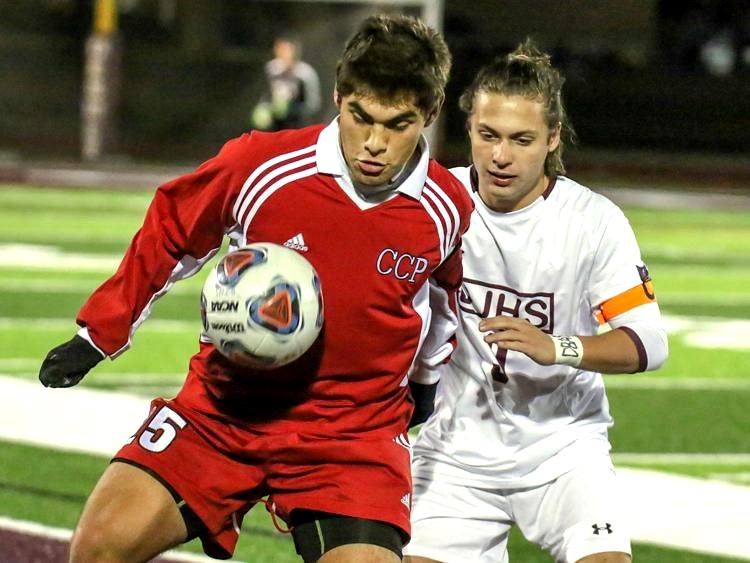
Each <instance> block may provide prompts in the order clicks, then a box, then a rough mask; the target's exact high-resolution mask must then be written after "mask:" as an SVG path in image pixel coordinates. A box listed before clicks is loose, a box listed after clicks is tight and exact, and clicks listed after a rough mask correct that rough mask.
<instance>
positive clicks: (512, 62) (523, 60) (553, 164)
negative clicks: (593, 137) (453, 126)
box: [458, 38, 576, 176]
mask: <svg viewBox="0 0 750 563" xmlns="http://www.w3.org/2000/svg"><path fill="white" fill-rule="evenodd" d="M564 82H565V78H564V77H563V76H562V74H560V72H559V71H558V70H557V69H555V68H554V67H553V66H552V63H551V60H550V56H549V55H548V54H547V53H544V52H543V51H541V50H540V49H539V48H538V47H537V46H536V45H535V44H534V42H533V40H531V39H530V38H527V39H526V40H525V41H524V42H523V43H521V44H520V45H518V47H516V50H515V51H513V52H512V53H508V54H507V55H504V56H499V57H497V58H496V59H495V60H494V61H492V62H491V63H490V64H488V65H486V66H484V67H482V68H481V69H480V70H479V72H478V73H477V75H476V77H475V78H474V81H473V82H472V83H471V86H469V87H468V88H467V89H466V91H464V93H463V94H462V95H461V98H460V99H459V102H458V105H459V107H460V108H461V109H462V110H463V111H464V112H466V114H467V115H468V116H471V114H472V113H473V111H474V100H476V97H477V94H479V93H480V92H487V93H493V94H503V95H507V96H515V95H520V96H523V97H525V98H528V99H532V100H538V101H540V102H541V103H542V104H543V105H544V115H545V118H546V121H547V127H548V128H549V130H550V132H552V131H554V129H555V127H557V125H558V124H559V125H560V144H559V145H558V147H557V148H556V149H555V150H554V151H552V152H550V153H549V154H548V155H547V159H546V160H545V161H544V173H545V174H546V175H547V176H557V175H561V174H564V173H565V163H564V161H563V157H562V155H563V148H564V146H565V143H566V142H568V143H574V142H575V140H576V135H575V131H574V130H573V126H572V124H571V123H570V120H569V119H568V114H567V113H566V111H565V106H564V105H563V100H562V86H563V83H564Z"/></svg>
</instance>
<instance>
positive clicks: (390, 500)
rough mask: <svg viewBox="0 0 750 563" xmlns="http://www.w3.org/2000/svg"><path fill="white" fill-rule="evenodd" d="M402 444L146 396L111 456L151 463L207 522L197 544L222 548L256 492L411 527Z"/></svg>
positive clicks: (231, 543) (227, 549)
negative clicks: (261, 421)
mask: <svg viewBox="0 0 750 563" xmlns="http://www.w3.org/2000/svg"><path fill="white" fill-rule="evenodd" d="M410 457H411V455H410V448H409V445H408V438H407V437H406V435H405V434H404V435H401V436H394V437H393V438H392V439H378V440H369V439H362V440H357V439H345V440H331V439H328V438H325V439H321V438H320V437H316V436H304V435H300V434H290V433H285V434H273V433H269V432H265V431H264V432H257V431H254V430H252V429H248V428H246V427H244V426H240V425H237V424H233V423H232V422H231V421H227V420H226V419H223V418H217V417H215V416H208V415H206V414H204V413H201V412H198V411H195V410H193V409H191V408H188V407H186V406H184V405H181V404H180V402H179V399H177V400H171V401H165V400H164V399H156V400H154V401H152V403H151V412H150V414H149V417H148V418H147V419H146V421H145V422H144V424H143V426H141V428H140V429H139V430H138V432H137V434H136V435H135V436H134V438H133V439H132V440H131V441H130V442H129V443H128V444H127V445H126V446H124V447H123V448H122V449H121V450H120V451H119V452H118V453H117V455H116V456H115V459H123V460H128V461H130V462H132V463H135V464H137V465H140V466H143V467H145V468H147V469H149V470H150V471H152V472H153V473H155V474H156V475H157V476H158V477H159V478H160V479H161V480H162V481H163V482H164V483H165V484H166V485H168V486H169V487H171V488H172V489H174V491H175V492H176V493H177V494H178V495H179V496H180V497H182V498H183V499H184V500H185V502H186V503H187V505H188V506H189V507H190V508H191V509H192V510H193V512H195V514H196V515H197V516H198V517H199V518H200V519H201V520H202V522H203V523H204V524H205V525H206V527H207V532H206V533H205V534H204V536H202V537H201V541H202V542H203V548H204V551H205V552H206V553H207V554H208V555H210V556H213V557H218V558H228V557H231V554H232V553H233V552H234V547H235V544H236V543H237V538H238V536H239V533H240V526H241V524H242V519H243V517H244V515H245V514H246V513H247V511H248V510H250V508H252V506H253V505H254V504H255V503H256V502H258V501H259V500H261V499H262V498H263V497H266V496H268V497H269V507H270V508H271V509H272V510H273V511H275V512H276V513H277V514H278V515H279V516H280V517H281V518H282V519H284V520H285V521H287V522H288V521H289V518H290V514H291V512H292V511H293V510H295V509H298V508H300V509H307V510H316V511H321V512H328V513H332V514H338V515H342V516H351V517H354V518H364V519H368V520H378V521H382V522H387V523H389V524H392V525H393V526H396V527H397V528H399V529H401V530H402V531H403V532H404V533H405V534H406V535H407V536H408V535H409V534H410V532H411V528H410V524H409V510H410V506H411V502H410V499H411V472H410Z"/></svg>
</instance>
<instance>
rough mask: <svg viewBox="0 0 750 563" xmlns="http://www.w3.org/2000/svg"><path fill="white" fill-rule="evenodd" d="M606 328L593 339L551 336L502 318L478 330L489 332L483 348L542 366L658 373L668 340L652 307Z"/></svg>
mask: <svg viewBox="0 0 750 563" xmlns="http://www.w3.org/2000/svg"><path fill="white" fill-rule="evenodd" d="M638 309H640V310H638ZM610 326H612V327H613V329H612V330H610V331H608V332H604V333H602V334H598V335H595V336H577V335H553V336H550V335H549V334H546V333H544V332H542V331H541V330H539V329H538V328H537V327H535V326H533V325H532V324H531V323H529V322H528V321H527V320H525V319H518V318H515V317H507V316H502V317H493V318H489V319H484V320H483V321H482V322H481V323H480V325H479V328H480V330H482V331H487V332H488V334H487V335H485V341H486V342H487V343H489V344H493V343H494V344H497V346H498V347H500V348H505V349H507V350H513V351H516V352H521V353H522V354H526V355H527V356H528V357H529V358H531V359H532V360H534V361H535V362H536V363H538V364H540V365H544V366H549V365H554V364H559V365H567V366H571V367H575V368H578V369H582V370H587V371H596V372H599V373H637V372H643V371H650V370H655V369H658V368H659V367H661V365H662V364H663V363H664V361H665V360H666V358H667V354H668V345H667V337H666V332H665V331H664V329H663V327H662V326H661V319H660V315H659V311H658V308H656V304H655V303H654V304H653V307H651V306H650V305H644V306H640V307H638V308H637V309H633V310H631V311H628V312H627V313H623V314H621V315H619V316H618V317H617V318H613V319H611V320H610Z"/></svg>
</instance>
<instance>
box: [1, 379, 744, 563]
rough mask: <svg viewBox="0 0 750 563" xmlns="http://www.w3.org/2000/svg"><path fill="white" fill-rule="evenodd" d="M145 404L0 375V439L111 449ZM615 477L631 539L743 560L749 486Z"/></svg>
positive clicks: (629, 472)
mask: <svg viewBox="0 0 750 563" xmlns="http://www.w3.org/2000/svg"><path fill="white" fill-rule="evenodd" d="M148 406H149V401H148V400H145V399H141V398H138V397H134V396H129V395H123V394H118V393H109V392H103V391H92V390H88V389H86V388H85V387H76V388H72V389H45V388H43V387H42V386H41V385H39V384H38V383H36V382H28V381H22V380H19V379H17V378H12V377H2V376H0V439H7V440H11V441H20V442H26V443H32V444H36V445H40V446H46V447H51V448H57V449H65V450H72V451H81V452H86V453H95V454H100V455H112V454H113V453H114V452H115V451H117V449H118V448H119V447H120V446H121V445H122V444H123V443H124V441H125V440H126V439H127V438H128V437H129V436H130V434H131V433H132V432H133V431H135V430H136V429H137V428H138V426H139V425H140V423H141V422H142V420H143V418H144V417H145V416H146V414H147V413H148ZM71 413H74V414H71ZM618 475H620V478H621V479H622V483H623V487H624V490H625V493H626V494H625V499H626V508H627V510H628V512H629V513H630V515H631V521H632V537H633V540H634V541H635V542H645V543H651V544H656V545H663V546H668V547H673V548H677V549H686V550H691V551H698V552H704V553H715V554H720V555H725V556H730V557H744V558H747V559H748V560H750V537H748V534H747V533H746V532H747V529H746V528H747V518H746V516H747V512H746V511H747V506H750V487H743V486H740V485H733V484H728V483H719V482H715V481H708V480H701V479H692V478H688V477H679V476H674V475H667V474H664V473H659V472H654V471H644V470H641V469H629V468H620V469H619V470H618ZM697 507H699V508H697ZM707 514H710V515H711V517H710V518H707V517H706V515H707Z"/></svg>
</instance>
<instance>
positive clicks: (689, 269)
mask: <svg viewBox="0 0 750 563" xmlns="http://www.w3.org/2000/svg"><path fill="white" fill-rule="evenodd" d="M150 197H151V192H150V191H132V192H121V191H118V192H105V191H97V190H55V189H40V188H28V187H22V186H0V342H2V343H3V344H2V346H1V347H0V374H3V375H11V376H14V377H18V378H24V379H28V380H35V379H36V377H37V370H38V367H39V364H40V362H41V360H42V358H43V357H44V355H45V354H46V352H47V351H48V350H49V348H50V347H52V346H54V345H56V344H58V343H60V342H62V341H64V340H67V339H68V338H70V336H71V335H72V333H73V332H74V330H75V328H76V327H75V325H74V317H75V314H76V312H77V310H78V308H79V307H80V306H81V304H82V303H83V301H84V300H85V298H86V296H87V295H88V294H89V293H90V292H91V291H92V290H93V289H94V288H95V287H96V286H97V285H98V284H99V283H101V282H102V281H103V280H104V279H106V277H107V276H108V275H109V274H110V273H111V272H112V271H113V270H114V268H115V267H116V265H117V262H118V259H119V257H120V256H121V254H122V252H123V250H124V249H125V247H126V245H127V244H128V241H129V240H130V238H131V236H132V235H133V233H134V232H135V231H136V229H137V228H138V227H139V225H140V222H141V220H142V217H143V213H144V211H145V208H146V206H147V205H148V202H149V201H150ZM625 212H626V214H627V215H628V217H629V218H630V220H631V223H632V225H633V227H634V229H635V231H636V234H637V236H638V238H639V241H640V243H641V247H642V250H643V253H644V258H645V260H646V263H647V264H648V266H649V270H650V272H651V275H652V277H653V278H654V280H655V286H656V290H657V296H658V298H659V302H660V304H661V308H662V312H663V313H664V315H665V318H666V319H667V320H668V323H669V327H670V359H669V361H668V362H667V364H666V365H665V367H664V368H662V369H661V370H660V371H658V372H656V373H651V374H648V375H639V376H608V377H607V384H608V388H609V391H608V393H609V398H610V404H611V409H612V412H613V414H614V416H615V420H616V424H615V426H614V428H613V429H612V431H611V434H610V437H611V441H612V443H613V449H614V454H615V460H616V462H617V463H618V465H621V466H626V465H630V466H638V467H646V468H652V469H658V470H661V471H668V472H675V473H682V474H686V475H691V476H696V477H701V478H703V477H709V476H710V477H711V478H719V479H725V480H727V481H731V482H735V483H744V484H750V483H748V476H750V462H748V456H747V454H748V453H750V431H749V430H750V422H749V421H750V417H749V416H748V414H747V405H748V404H749V403H750V383H749V381H750V379H749V378H748V376H750V219H749V218H748V214H747V213H746V212H743V211H731V210H728V211H665V210H648V209H635V208H632V209H625ZM204 271H205V270H204ZM202 279H203V275H202V274H199V275H198V276H196V277H195V278H193V279H190V280H186V281H185V282H182V283H181V284H178V285H177V286H176V287H175V288H174V289H173V291H172V292H170V294H169V295H167V296H166V297H165V298H163V299H162V300H160V301H159V302H157V304H156V306H155V308H154V312H153V314H152V317H151V319H149V321H147V322H146V323H145V324H144V325H143V326H142V327H141V329H140V330H139V331H138V333H137V334H136V335H135V338H134V341H133V349H132V350H131V351H129V352H128V353H126V354H124V355H123V356H122V357H121V358H119V359H118V360H117V361H114V362H109V361H107V362H102V363H101V364H99V366H97V367H96V368H95V369H94V370H93V372H92V373H91V374H90V375H89V376H88V377H87V379H86V380H85V382H84V383H83V385H84V386H86V387H88V388H92V389H93V388H99V389H106V390H110V391H122V392H128V393H133V394H137V395H139V396H142V397H146V398H151V397H153V396H156V395H166V396H170V395H172V394H174V392H175V391H176V389H177V388H178V387H179V385H180V383H181V381H182V379H183V376H184V372H185V367H186V362H187V358H188V357H189V355H190V354H191V353H192V352H193V351H194V350H196V349H197V333H198V330H199V326H200V320H199V307H198V293H199V288H200V285H201V282H202ZM61 400H62V399H61ZM717 453H720V454H745V455H744V457H743V456H742V455H739V456H737V458H733V457H732V456H731V455H730V456H729V457H726V456H725V457H722V458H721V459H717V458H715V457H712V456H707V455H702V454H717ZM634 454H638V455H634ZM645 454H655V455H653V456H651V455H645ZM656 454H684V455H681V456H675V457H674V458H670V456H669V455H656ZM727 460H728V461H727ZM106 463H107V460H106V458H101V457H97V456H89V455H81V454H73V453H69V452H60V451H55V450H47V449H44V448H40V447H33V446H29V445H22V444H16V443H0V515H5V516H10V517H13V518H18V519H25V520H31V521H35V522H39V523H43V524H47V525H51V526H58V527H65V528H72V527H73V526H74V524H75V521H76V518H77V516H78V514H79V512H80V509H81V506H82V503H83V502H84V500H85V498H86V495H87V494H88V492H89V491H90V490H91V488H92V486H93V484H94V482H95V481H96V479H97V477H98V475H99V474H100V473H101V471H102V470H103V468H104V467H105V465H106ZM71 476H75V478H71ZM188 548H189V549H190V550H192V551H198V552H199V551H200V547H199V546H198V545H197V544H195V543H193V544H191V545H190V546H188ZM511 550H512V551H511V553H512V558H513V560H514V561H523V562H531V563H534V562H537V561H538V562H542V561H549V559H548V558H547V557H546V556H545V555H543V554H542V553H540V552H539V550H537V549H536V548H534V547H533V546H530V545H528V544H527V543H526V542H525V540H523V538H522V537H520V536H519V535H517V534H516V535H514V536H513V538H512V541H511ZM634 550H635V551H634V553H635V558H636V560H637V561H639V562H659V563H672V562H695V563H698V562H701V563H704V562H705V563H713V562H716V563H719V562H729V561H732V560H731V559H728V558H722V557H712V556H708V555H704V554H691V553H687V552H680V551H676V550H668V549H661V548H657V547H654V546H648V545H643V544H636V545H635V546H634ZM235 559H237V560H239V561H246V562H253V563H256V562H260V563H284V562H286V561H297V558H296V556H295V555H294V550H293V547H292V542H291V539H290V538H289V537H288V536H286V535H283V534H280V533H278V532H277V531H275V529H274V528H273V527H272V526H271V523H270V518H269V516H268V515H267V513H266V511H265V509H264V508H263V507H262V506H259V507H256V508H255V509H254V510H253V511H252V512H251V513H250V515H249V517H248V518H247V519H246V521H245V525H244V533H243V535H242V537H241V541H240V545H239V546H238V550H237V553H236V554H235Z"/></svg>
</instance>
